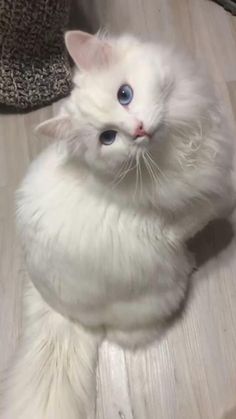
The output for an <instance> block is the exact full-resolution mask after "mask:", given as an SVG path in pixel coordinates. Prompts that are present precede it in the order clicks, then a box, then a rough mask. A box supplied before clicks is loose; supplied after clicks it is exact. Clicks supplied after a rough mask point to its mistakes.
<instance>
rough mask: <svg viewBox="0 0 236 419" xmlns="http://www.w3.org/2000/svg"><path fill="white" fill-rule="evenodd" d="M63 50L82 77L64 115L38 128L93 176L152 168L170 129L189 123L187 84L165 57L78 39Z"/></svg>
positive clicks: (129, 44)
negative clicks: (141, 162) (66, 146)
mask: <svg viewBox="0 0 236 419" xmlns="http://www.w3.org/2000/svg"><path fill="white" fill-rule="evenodd" d="M66 44H67V48H68V51H69V53H70V54H71V56H72V58H73V59H74V61H75V63H76V64H77V65H78V67H79V70H80V71H79V72H78V73H77V74H76V75H75V78H74V83H75V88H74V90H73V92H72V94H71V96H70V98H68V99H66V101H65V105H64V108H63V113H64V115H62V116H61V117H58V118H56V119H54V120H52V122H50V121H49V122H46V123H45V124H43V128H44V130H45V128H46V130H48V131H51V132H53V133H54V135H55V133H56V136H59V137H61V138H65V139H69V142H70V143H71V145H72V149H73V152H74V153H75V154H76V155H77V156H79V157H80V158H81V159H82V160H83V161H84V162H85V163H86V164H87V165H88V166H89V167H90V168H91V169H92V170H95V171H96V170H97V171H102V172H103V173H106V174H108V175H111V176H114V175H115V174H116V173H117V171H119V169H122V167H123V169H124V168H126V170H127V168H131V167H132V165H133V166H135V164H136V161H137V160H138V159H139V158H140V156H148V154H149V155H150V156H152V158H154V160H155V156H156V155H157V154H158V148H159V151H160V147H162V146H161V143H163V141H165V140H166V141H167V133H166V130H167V127H168V126H170V125H171V124H172V125H173V124H176V125H178V123H180V122H181V121H182V120H183V119H184V121H186V119H187V120H188V118H189V120H191V118H192V117H193V115H192V113H193V112H192V104H191V81H187V80H186V79H185V77H184V76H183V77H181V74H179V73H180V69H179V68H177V67H178V66H179V65H180V63H179V62H177V63H176V62H174V61H172V60H171V59H170V56H169V52H168V51H165V49H162V48H157V47H155V46H153V45H150V44H146V43H142V42H140V41H137V40H136V39H134V38H132V37H127V36H124V37H121V38H118V39H114V40H112V39H111V40H101V39H99V38H97V37H94V36H91V35H88V34H85V33H82V32H77V31H75V32H69V33H68V34H67V36H66ZM195 112H197V106H196V109H195ZM129 164H130V166H129Z"/></svg>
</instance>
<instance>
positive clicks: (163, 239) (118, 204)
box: [2, 33, 232, 419]
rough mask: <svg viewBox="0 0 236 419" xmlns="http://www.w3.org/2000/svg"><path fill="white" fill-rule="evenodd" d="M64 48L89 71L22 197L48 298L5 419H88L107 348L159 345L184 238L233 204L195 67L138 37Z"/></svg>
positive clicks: (32, 267)
mask: <svg viewBox="0 0 236 419" xmlns="http://www.w3.org/2000/svg"><path fill="white" fill-rule="evenodd" d="M74 41H76V42H78V43H80V44H79V45H80V49H79V50H78V51H79V52H78V51H77V49H76V43H75V42H74ZM84 45H86V50H85V51H83V46H84ZM67 47H68V49H69V51H70V53H71V55H72V57H73V58H74V60H75V62H77V64H78V65H79V66H81V67H82V71H81V73H78V74H77V75H76V76H75V89H74V90H73V92H72V95H71V97H70V98H68V99H67V100H66V101H65V103H64V104H63V105H62V110H61V114H60V116H59V117H58V118H55V119H54V120H52V121H49V122H48V123H45V124H43V125H42V126H41V127H40V129H41V131H44V133H46V134H48V135H51V136H53V137H55V138H57V139H59V140H60V141H59V142H57V143H55V144H54V145H52V146H50V147H49V148H48V150H46V151H45V152H44V153H43V154H42V155H41V156H40V157H39V158H38V159H37V160H36V161H35V162H34V163H33V164H32V166H31V168H30V170H29V172H28V174H27V176H26V178H25V180H24V181H23V183H22V186H21V188H20V190H19V192H18V198H17V220H18V226H19V232H20V236H21V239H22V242H23V246H24V251H25V255H26V261H27V265H28V269H29V273H30V276H31V279H32V282H33V284H34V286H35V287H36V288H37V290H38V291H39V293H38V291H36V289H35V288H34V286H32V285H30V288H29V290H28V294H27V298H26V302H25V314H26V318H27V321H26V331H25V335H24V338H23V349H22V350H23V352H22V353H21V354H20V355H18V358H17V360H16V364H15V366H14V369H13V374H12V376H11V378H10V380H9V383H10V387H11V389H10V391H9V394H8V399H7V400H8V401H7V403H6V406H7V407H6V410H5V413H4V415H3V416H2V419H31V418H32V417H34V419H67V418H68V419H76V418H77V419H87V417H88V415H89V414H90V413H91V412H90V413H89V411H91V410H92V409H91V406H90V405H91V404H92V405H93V402H94V394H93V392H94V382H95V379H94V368H95V365H96V357H97V348H98V345H99V343H100V341H101V339H102V338H103V337H104V336H106V337H108V339H110V340H113V341H115V342H118V343H121V344H123V345H124V346H131V347H136V346H139V345H143V344H146V343H148V342H149V341H152V340H154V339H155V338H156V337H158V335H159V334H160V332H161V331H162V330H163V327H164V326H165V324H166V322H167V321H168V320H169V318H170V317H172V316H173V314H174V313H175V312H176V311H178V309H179V307H180V305H181V303H182V301H183V300H184V298H185V293H186V290H187V287H188V281H189V275H190V273H191V270H192V267H193V264H192V259H191V258H190V257H189V255H188V253H187V251H186V248H185V243H186V240H187V239H188V238H190V237H192V236H193V235H194V234H195V233H196V232H197V231H198V230H200V229H201V228H202V227H204V226H205V225H206V224H207V223H208V221H210V220H211V219H212V218H214V217H216V216H219V215H221V214H222V211H223V210H224V209H225V208H227V207H228V206H229V205H230V198H231V197H232V194H231V179H230V170H231V145H230V142H229V138H228V136H229V134H228V132H227V128H226V125H225V122H224V119H223V117H222V116H221V112H220V111H219V109H218V106H217V104H216V101H215V97H214V94H213V93H212V92H211V89H210V88H209V86H208V82H205V78H204V77H203V76H202V75H201V74H200V75H198V74H197V75H195V72H194V70H195V67H194V64H193V63H192V62H191V60H190V61H188V60H187V61H185V62H183V61H181V60H183V57H182V58H181V59H180V58H178V55H176V54H174V56H173V57H174V58H171V57H172V55H171V53H170V52H166V50H165V49H162V48H161V49H160V48H157V47H155V46H153V45H149V44H147V45H146V44H142V43H140V42H139V41H137V40H135V39H133V38H129V37H123V38H120V39H118V40H110V41H109V40H108V41H103V40H101V41H100V40H94V38H92V37H89V36H88V35H84V34H81V33H72V35H71V38H68V39H67ZM129 51H130V53H129ZM77 52H78V53H77ZM98 52H99V54H98ZM129 54H130V55H131V59H132V60H134V59H135V60H136V61H137V62H138V63H139V66H140V68H137V69H136V70H135V72H134V69H133V68H131V62H130V60H131V59H130V57H129ZM145 54H146V55H147V59H146V62H144V63H143V66H142V65H141V64H142V62H141V61H139V60H141V58H142V56H143V55H144V56H145ZM136 61H135V62H136ZM94 63H95V64H94ZM117 63H118V64H117ZM152 66H153V68H152ZM83 67H84V70H83ZM109 72H110V73H112V76H109ZM134 73H135V74H134ZM158 77H159V79H158ZM157 79H158V80H157ZM144 80H145V81H144ZM143 81H144V82H143ZM122 83H126V84H123V85H122ZM128 83H129V84H128ZM142 83H144V85H145V86H146V89H145V88H144V87H143V86H142ZM149 84H150V86H149ZM120 85H122V86H121V87H122V88H123V91H122V95H123V96H122V95H121V96H120V97H119V94H118V99H119V102H120V103H118V100H117V97H116V92H117V90H118V89H119V86H120ZM147 86H148V87H147ZM146 90H148V92H147V91H146ZM119 91H120V90H119ZM114 92H115V93H114ZM133 94H134V96H133ZM113 95H114V96H115V97H113ZM133 97H134V98H133ZM127 98H128V99H131V100H130V102H129V103H125V106H123V105H124V103H123V102H124V101H127ZM137 124H138V126H137ZM105 130H106V131H105ZM104 133H105V136H104ZM140 173H141V175H140ZM41 296H42V297H43V299H42V297H41ZM44 300H45V301H46V303H45V302H44ZM36 330H37V331H36ZM78 342H79V343H78ZM26 360H28V361H27V362H26ZM37 362H38V364H37ZM72 363H73V364H72ZM26 364H27V368H26V371H24V365H26ZM35 364H37V366H38V367H39V366H41V368H42V369H43V373H44V374H45V375H44V376H43V378H42V379H41V380H38V381H37V380H35V376H36V374H37V372H36V371H35ZM60 365H61V367H60ZM73 366H74V368H75V371H74V370H73ZM27 382H28V383H29V382H32V383H33V384H32V387H30V388H29V387H28V390H27V391H23V393H24V394H23V396H22V395H21V392H20V391H17V389H18V390H19V387H25V388H27V384H26V383H27ZM50 383H51V384H50ZM36 393H37V395H38V396H37V397H38V398H36V399H35V394H36ZM48 394H49V396H48ZM48 397H49V399H48ZM10 399H12V403H14V400H15V405H14V407H12V405H11V404H10V402H9V400H10ZM13 399H14V400H13ZM37 403H38V404H37ZM36 405H37V409H36V413H35V414H34V416H32V412H33V409H34V406H36Z"/></svg>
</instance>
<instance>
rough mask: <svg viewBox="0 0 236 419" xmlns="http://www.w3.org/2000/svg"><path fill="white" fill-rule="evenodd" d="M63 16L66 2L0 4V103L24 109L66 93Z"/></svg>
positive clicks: (10, 1) (66, 12)
mask: <svg viewBox="0 0 236 419" xmlns="http://www.w3.org/2000/svg"><path fill="white" fill-rule="evenodd" d="M68 17H69V0H35V1H31V0H5V1H2V2H0V104H4V105H7V106H11V107H13V108H16V109H19V110H27V109H32V108H34V107H39V106H43V105H47V104H49V103H51V102H52V101H54V100H56V99H59V98H61V97H64V96H66V95H67V94H68V93H69V91H70V89H71V70H70V65H69V61H68V56H67V54H66V51H65V46H64V40H63V32H64V29H65V25H66V24H67V20H68Z"/></svg>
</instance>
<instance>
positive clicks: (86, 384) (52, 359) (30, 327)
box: [0, 285, 102, 419]
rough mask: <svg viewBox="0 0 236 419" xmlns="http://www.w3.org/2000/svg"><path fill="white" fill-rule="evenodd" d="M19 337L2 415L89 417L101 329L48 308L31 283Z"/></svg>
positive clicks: (17, 418)
mask: <svg viewBox="0 0 236 419" xmlns="http://www.w3.org/2000/svg"><path fill="white" fill-rule="evenodd" d="M24 302H25V314H26V318H25V322H24V330H23V336H22V341H21V344H20V347H19V350H18V353H17V355H16V358H15V361H14V363H13V365H12V366H11V368H10V370H9V373H8V375H7V379H6V381H5V384H4V389H3V406H1V410H0V418H1V419H91V418H93V417H94V410H95V387H96V386H95V384H96V364H97V356H98V345H99V343H100V342H101V339H102V336H101V334H100V333H90V332H89V331H87V330H85V329H84V328H83V327H82V326H80V325H78V324H75V323H72V322H71V321H69V320H68V319H66V318H64V317H62V316H61V315H60V314H58V313H56V312H55V311H53V310H52V309H51V308H50V307H49V306H48V305H47V304H46V303H45V302H44V301H43V300H42V298H41V296H40V294H39V293H38V292H37V290H36V289H35V288H34V287H33V286H32V285H30V286H29V287H28V288H27V290H26V293H25V300H24Z"/></svg>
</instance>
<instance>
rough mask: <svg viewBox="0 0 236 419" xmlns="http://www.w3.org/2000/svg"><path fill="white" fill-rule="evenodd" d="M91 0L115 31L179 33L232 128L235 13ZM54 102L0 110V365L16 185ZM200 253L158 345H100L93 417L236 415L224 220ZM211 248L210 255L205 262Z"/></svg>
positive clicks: (14, 323)
mask: <svg viewBox="0 0 236 419" xmlns="http://www.w3.org/2000/svg"><path fill="white" fill-rule="evenodd" d="M94 2H95V3H94V8H95V6H96V7H97V13H98V18H99V20H100V22H102V24H105V25H107V27H108V28H109V27H110V28H112V29H113V31H115V32H120V31H123V30H126V31H132V32H134V33H140V34H143V35H145V36H147V37H150V38H156V39H158V38H162V37H165V38H166V37H167V38H170V39H172V38H175V37H178V38H179V39H180V41H181V42H182V43H184V44H185V45H186V46H187V47H188V48H189V49H191V51H192V52H193V53H194V54H195V55H197V56H198V57H199V58H200V59H201V60H203V61H204V62H205V63H206V65H207V67H208V69H209V73H210V74H211V76H212V78H213V80H214V82H215V85H216V88H217V89H218V92H219V96H220V98H221V100H222V101H223V102H224V104H225V109H226V112H227V115H228V118H229V121H230V123H231V126H232V129H233V130H234V131H235V134H236V18H233V17H232V16H231V15H229V14H228V13H226V12H225V11H224V10H223V9H222V8H221V7H219V6H218V5H216V4H215V3H212V2H211V1H207V0H120V1H116V2H115V1H110V0H94ZM88 3H89V5H90V6H91V4H92V1H91V0H89V2H87V5H88ZM88 10H89V12H90V13H91V7H89V8H88V7H87V13H88ZM94 10H95V9H94ZM56 106H57V105H54V106H53V107H48V108H44V109H42V110H39V111H36V112H32V113H29V114H27V115H0V369H2V368H4V367H5V366H6V365H7V363H8V362H9V359H10V358H11V356H12V354H13V353H14V351H15V348H16V344H17V339H18V336H19V333H20V325H21V281H22V278H23V277H24V275H25V267H24V262H23V259H22V256H21V251H20V247H19V245H18V243H17V239H16V234H15V228H14V191H15V188H16V187H17V185H18V183H19V181H20V179H21V178H22V176H23V175H24V173H25V171H26V169H27V167H28V165H29V162H30V161H31V160H32V159H33V158H34V157H35V156H36V155H37V154H38V153H39V151H40V150H41V149H42V148H43V147H45V145H46V143H45V142H44V143H43V142H42V141H39V140H36V139H35V138H34V137H33V136H32V129H33V127H34V126H35V125H36V124H37V123H39V122H40V121H43V120H44V119H45V118H47V117H50V115H52V113H53V110H55V108H56ZM235 138H236V136H235ZM227 244H228V245H227ZM219 247H222V248H224V249H223V251H221V252H218V250H219ZM199 251H200V253H199V256H198V258H199V261H201V266H200V268H199V270H198V272H196V273H195V275H194V286H193V291H192V293H191V295H190V300H189V303H188V306H187V308H186V312H185V314H184V316H183V318H182V319H181V320H180V321H179V322H177V323H176V324H175V326H174V327H173V328H172V329H171V330H170V331H169V332H168V334H167V335H166V337H165V338H164V339H163V340H162V341H161V342H159V343H156V344H155V345H154V346H153V347H151V348H150V349H148V350H146V351H144V352H139V353H136V354H131V353H127V352H124V351H122V350H120V349H118V348H116V347H113V346H111V345H108V344H104V345H103V347H102V349H101V352H100V366H99V371H98V400H97V419H131V418H132V419H200V418H201V419H236V257H235V256H236V241H235V239H234V238H232V234H231V231H230V226H229V225H227V224H226V223H221V224H220V225H219V226H217V227H216V228H215V229H212V230H211V231H210V232H209V233H208V234H207V235H205V236H203V238H199V240H198V252H199ZM210 253H212V254H213V257H212V258H211V259H209V260H206V261H205V263H203V259H204V258H205V256H206V254H207V255H209V254H210ZM217 253H218V254H217ZM12 419H14V418H12ZM32 419H33V418H32ZM68 419H70V418H68Z"/></svg>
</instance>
